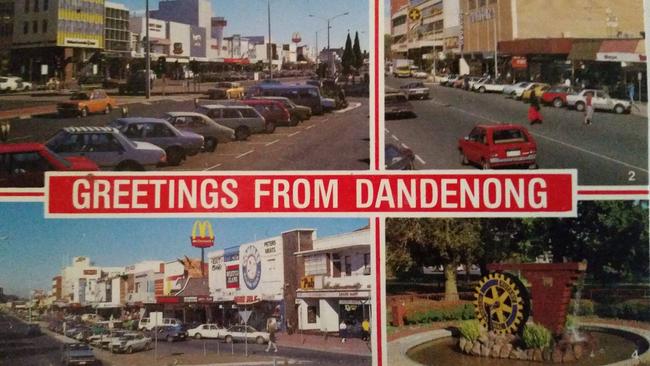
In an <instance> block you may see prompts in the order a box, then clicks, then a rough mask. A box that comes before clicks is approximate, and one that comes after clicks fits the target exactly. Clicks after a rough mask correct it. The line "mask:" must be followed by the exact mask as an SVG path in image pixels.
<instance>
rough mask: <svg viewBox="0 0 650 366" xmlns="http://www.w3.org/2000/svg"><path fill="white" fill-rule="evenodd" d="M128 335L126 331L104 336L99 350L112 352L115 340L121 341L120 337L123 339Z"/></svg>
mask: <svg viewBox="0 0 650 366" xmlns="http://www.w3.org/2000/svg"><path fill="white" fill-rule="evenodd" d="M126 333H127V332H126V331H125V330H113V331H111V332H110V333H108V334H103V335H102V337H101V339H100V341H99V348H101V349H105V350H108V351H110V350H111V344H112V343H113V342H114V341H115V340H117V339H120V337H123V336H124V335H125V334H126Z"/></svg>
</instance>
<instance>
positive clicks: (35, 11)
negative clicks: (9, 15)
mask: <svg viewBox="0 0 650 366" xmlns="http://www.w3.org/2000/svg"><path fill="white" fill-rule="evenodd" d="M38 10H39V9H38V0H34V13H38Z"/></svg>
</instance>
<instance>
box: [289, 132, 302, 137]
mask: <svg viewBox="0 0 650 366" xmlns="http://www.w3.org/2000/svg"><path fill="white" fill-rule="evenodd" d="M299 133H300V131H296V132H294V133H291V134H289V137H293V136H295V135H297V134H299Z"/></svg>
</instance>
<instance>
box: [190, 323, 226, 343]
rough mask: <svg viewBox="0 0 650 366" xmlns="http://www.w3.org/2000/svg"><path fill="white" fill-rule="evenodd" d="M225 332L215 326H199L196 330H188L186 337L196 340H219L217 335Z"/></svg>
mask: <svg viewBox="0 0 650 366" xmlns="http://www.w3.org/2000/svg"><path fill="white" fill-rule="evenodd" d="M225 331H226V330H225V329H223V328H219V326H217V325H216V324H201V325H199V326H198V327H196V328H192V329H188V330H187V336H188V337H194V338H196V339H201V338H219V334H221V333H223V332H225Z"/></svg>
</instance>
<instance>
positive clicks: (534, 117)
mask: <svg viewBox="0 0 650 366" xmlns="http://www.w3.org/2000/svg"><path fill="white" fill-rule="evenodd" d="M543 121H544V119H543V117H542V114H541V113H540V107H539V103H536V104H535V103H531V104H530V107H529V108H528V122H530V124H531V126H532V125H534V124H535V123H542V122H543Z"/></svg>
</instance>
